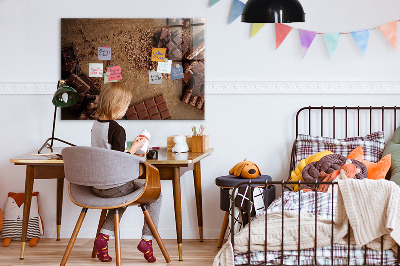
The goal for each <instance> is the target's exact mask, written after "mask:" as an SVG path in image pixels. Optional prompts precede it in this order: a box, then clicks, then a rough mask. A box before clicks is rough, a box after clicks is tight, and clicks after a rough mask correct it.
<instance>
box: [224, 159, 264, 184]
mask: <svg viewBox="0 0 400 266" xmlns="http://www.w3.org/2000/svg"><path fill="white" fill-rule="evenodd" d="M246 160H247V158H246V159H244V160H243V161H242V162H240V163H237V164H236V165H235V166H234V167H233V168H232V169H231V170H229V174H230V175H234V176H241V177H243V178H249V179H253V178H257V177H258V176H260V175H261V171H260V168H258V166H257V165H256V164H255V163H253V162H250V161H246Z"/></svg>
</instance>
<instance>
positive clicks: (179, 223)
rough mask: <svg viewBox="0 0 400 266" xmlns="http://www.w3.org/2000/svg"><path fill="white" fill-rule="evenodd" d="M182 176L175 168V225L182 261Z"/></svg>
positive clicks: (173, 182)
mask: <svg viewBox="0 0 400 266" xmlns="http://www.w3.org/2000/svg"><path fill="white" fill-rule="evenodd" d="M180 178H181V174H180V169H179V167H174V178H173V179H172V185H173V191H174V207H175V223H176V234H177V242H178V253H179V260H180V261H181V260H182V205H181V180H180Z"/></svg>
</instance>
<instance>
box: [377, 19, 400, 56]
mask: <svg viewBox="0 0 400 266" xmlns="http://www.w3.org/2000/svg"><path fill="white" fill-rule="evenodd" d="M397 22H398V21H397V20H396V21H393V22H389V23H386V24H384V25H382V26H379V27H378V29H379V30H380V31H381V32H382V33H383V35H384V36H385V37H386V39H387V40H388V42H389V43H390V45H391V46H392V47H393V49H395V50H396V49H397Z"/></svg>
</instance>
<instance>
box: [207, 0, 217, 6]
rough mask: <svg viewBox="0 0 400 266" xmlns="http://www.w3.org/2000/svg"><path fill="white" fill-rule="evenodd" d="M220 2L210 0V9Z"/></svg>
mask: <svg viewBox="0 0 400 266" xmlns="http://www.w3.org/2000/svg"><path fill="white" fill-rule="evenodd" d="M218 2H219V0H210V5H209V6H208V7H212V6H213V5H215V4H216V3H218Z"/></svg>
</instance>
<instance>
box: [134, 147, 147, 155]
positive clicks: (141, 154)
mask: <svg viewBox="0 0 400 266" xmlns="http://www.w3.org/2000/svg"><path fill="white" fill-rule="evenodd" d="M148 153H149V149H147V151H146V153H145V154H136V153H135V155H136V156H139V157H146V155H147V154H148Z"/></svg>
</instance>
